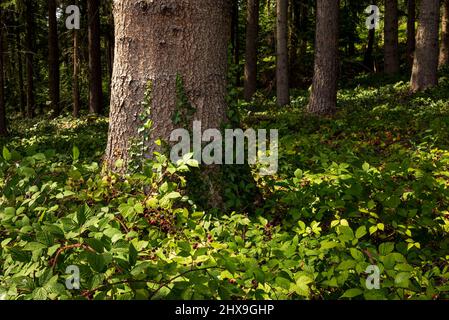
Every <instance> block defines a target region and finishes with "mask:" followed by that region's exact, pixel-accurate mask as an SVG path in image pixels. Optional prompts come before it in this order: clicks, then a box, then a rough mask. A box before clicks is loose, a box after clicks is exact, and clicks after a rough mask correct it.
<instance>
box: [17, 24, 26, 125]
mask: <svg viewBox="0 0 449 320" xmlns="http://www.w3.org/2000/svg"><path fill="white" fill-rule="evenodd" d="M16 50H17V72H18V75H17V91H18V92H19V107H20V112H21V113H22V117H25V115H26V110H25V91H24V89H23V88H24V87H23V63H22V53H21V50H22V42H21V37H20V33H19V32H18V31H16Z"/></svg>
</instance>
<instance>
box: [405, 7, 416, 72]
mask: <svg viewBox="0 0 449 320" xmlns="http://www.w3.org/2000/svg"><path fill="white" fill-rule="evenodd" d="M407 16H408V18H407V64H408V66H409V67H410V68H411V67H412V66H413V56H414V54H415V45H416V30H415V29H416V28H415V22H416V0H408V1H407Z"/></svg>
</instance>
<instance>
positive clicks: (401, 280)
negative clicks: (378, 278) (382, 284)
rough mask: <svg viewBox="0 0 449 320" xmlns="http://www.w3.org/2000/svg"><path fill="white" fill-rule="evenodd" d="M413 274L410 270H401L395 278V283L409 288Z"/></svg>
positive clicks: (397, 285) (400, 286)
mask: <svg viewBox="0 0 449 320" xmlns="http://www.w3.org/2000/svg"><path fill="white" fill-rule="evenodd" d="M411 277H412V274H411V273H410V272H400V273H398V274H397V275H396V277H395V278H394V284H395V286H396V287H399V288H408V287H409V285H410V278H411Z"/></svg>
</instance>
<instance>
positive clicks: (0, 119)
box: [0, 8, 7, 136]
mask: <svg viewBox="0 0 449 320" xmlns="http://www.w3.org/2000/svg"><path fill="white" fill-rule="evenodd" d="M2 19H3V12H2V10H1V8H0V20H2ZM3 77H4V70H3V23H2V24H0V136H5V135H6V134H7V130H6V106H5V90H4V79H3Z"/></svg>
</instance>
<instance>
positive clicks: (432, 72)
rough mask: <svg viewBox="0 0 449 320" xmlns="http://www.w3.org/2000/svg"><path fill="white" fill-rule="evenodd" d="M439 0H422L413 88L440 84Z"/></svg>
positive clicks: (412, 79)
mask: <svg viewBox="0 0 449 320" xmlns="http://www.w3.org/2000/svg"><path fill="white" fill-rule="evenodd" d="M439 12H440V2H439V0H421V6H420V10H419V26H418V32H417V36H416V51H415V60H414V62H413V70H412V78H411V89H412V91H422V90H426V89H428V88H431V87H433V86H435V85H437V84H438V74H437V73H438V54H439V50H438V31H439V18H440V14H439Z"/></svg>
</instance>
